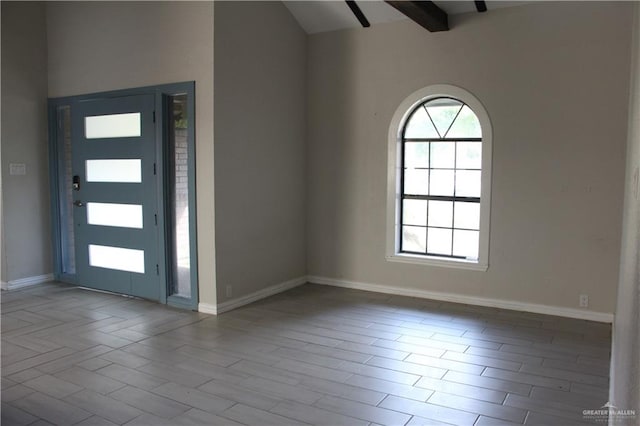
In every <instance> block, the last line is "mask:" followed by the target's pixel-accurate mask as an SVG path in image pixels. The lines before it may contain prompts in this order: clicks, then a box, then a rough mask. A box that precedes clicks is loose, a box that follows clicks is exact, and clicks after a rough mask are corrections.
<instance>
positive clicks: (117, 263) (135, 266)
mask: <svg viewBox="0 0 640 426" xmlns="http://www.w3.org/2000/svg"><path fill="white" fill-rule="evenodd" d="M89 265H91V266H96V267H98V268H107V269H117V270H119V271H127V272H138V273H140V274H144V250H135V249H127V248H122V247H111V246H99V245H94V244H89Z"/></svg>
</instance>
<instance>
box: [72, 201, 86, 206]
mask: <svg viewBox="0 0 640 426" xmlns="http://www.w3.org/2000/svg"><path fill="white" fill-rule="evenodd" d="M73 205H74V206H76V207H82V206H84V203H83V202H82V201H80V200H77V201H74V202H73Z"/></svg>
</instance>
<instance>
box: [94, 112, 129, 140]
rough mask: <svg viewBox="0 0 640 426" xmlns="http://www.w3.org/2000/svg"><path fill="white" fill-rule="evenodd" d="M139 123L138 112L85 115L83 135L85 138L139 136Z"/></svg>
mask: <svg viewBox="0 0 640 426" xmlns="http://www.w3.org/2000/svg"><path fill="white" fill-rule="evenodd" d="M140 124H141V123H140V113H139V112H133V113H127V114H109V115H94V116H90V117H85V118H84V137H85V138H87V139H107V138H127V137H139V136H140V135H141V127H140Z"/></svg>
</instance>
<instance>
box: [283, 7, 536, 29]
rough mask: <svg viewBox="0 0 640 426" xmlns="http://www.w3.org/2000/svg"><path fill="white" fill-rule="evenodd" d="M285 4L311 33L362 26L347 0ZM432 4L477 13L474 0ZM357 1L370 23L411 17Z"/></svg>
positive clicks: (449, 11) (452, 12) (450, 12)
mask: <svg viewBox="0 0 640 426" xmlns="http://www.w3.org/2000/svg"><path fill="white" fill-rule="evenodd" d="M283 3H284V4H285V6H286V7H287V8H288V9H289V11H291V13H292V14H293V16H294V17H295V18H296V19H297V20H298V22H299V23H300V25H301V26H302V28H303V29H304V30H305V31H306V32H307V33H308V34H315V33H321V32H326V31H334V30H340V29H346V28H361V24H360V23H359V22H358V19H357V18H356V16H355V15H354V13H353V12H352V11H351V10H350V9H349V6H348V5H347V2H345V1H284V2H283ZM407 3H408V2H407ZM433 3H435V4H436V5H437V6H438V7H439V8H440V9H442V10H443V11H444V12H446V13H447V14H448V15H457V14H460V13H469V12H473V13H477V10H476V5H475V2H474V1H436V2H433ZM485 3H486V6H487V9H488V12H491V10H493V9H498V8H502V7H511V6H518V5H521V4H524V3H528V2H527V1H487V2H485ZM356 4H357V6H358V7H359V8H360V10H361V11H362V13H363V14H364V16H365V17H366V19H367V20H368V21H369V22H370V23H371V25H375V24H381V23H385V22H392V21H399V20H402V19H408V18H407V17H406V16H405V15H404V14H403V13H401V12H399V11H398V10H396V9H395V8H394V7H392V6H390V5H389V4H387V3H386V2H384V1H382V0H362V1H357V2H356Z"/></svg>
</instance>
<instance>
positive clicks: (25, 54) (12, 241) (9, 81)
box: [1, 1, 53, 282]
mask: <svg viewBox="0 0 640 426" xmlns="http://www.w3.org/2000/svg"><path fill="white" fill-rule="evenodd" d="M1 7H2V117H1V119H2V131H1V138H2V219H3V232H2V246H3V250H2V281H4V282H10V281H14V280H19V279H22V278H30V277H37V276H41V275H45V274H49V273H51V272H52V270H53V265H52V263H51V226H50V219H49V212H50V209H49V176H48V173H49V166H48V149H47V39H46V18H45V7H44V4H43V3H41V2H5V1H3V2H2V3H1ZM10 163H24V164H26V171H27V173H26V175H24V176H10V175H9V164H10ZM7 249H8V250H7Z"/></svg>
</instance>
